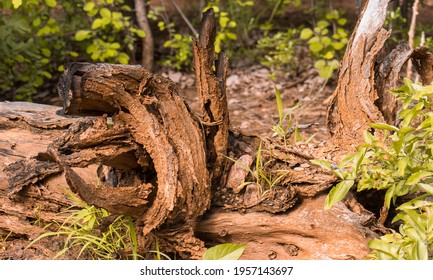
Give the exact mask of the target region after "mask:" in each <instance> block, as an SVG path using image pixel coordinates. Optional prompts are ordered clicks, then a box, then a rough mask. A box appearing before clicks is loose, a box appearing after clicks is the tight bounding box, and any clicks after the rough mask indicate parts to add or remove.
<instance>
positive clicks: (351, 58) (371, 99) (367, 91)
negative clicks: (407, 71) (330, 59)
mask: <svg viewBox="0 0 433 280" xmlns="http://www.w3.org/2000/svg"><path fill="white" fill-rule="evenodd" d="M388 2H389V1H388V0H370V1H367V2H366V4H365V6H364V9H363V11H362V13H361V16H360V19H359V20H358V23H357V25H356V27H355V30H354V32H353V34H352V36H351V38H350V41H349V43H348V46H347V49H346V53H345V55H344V57H343V60H342V62H341V69H340V74H339V78H338V85H337V88H336V90H335V91H334V93H333V95H332V99H331V103H330V105H329V108H328V113H327V128H328V133H329V134H330V138H331V140H332V142H333V144H335V145H339V146H341V147H342V148H343V150H351V149H353V148H354V146H356V145H357V144H359V143H361V142H362V141H363V140H362V134H363V132H364V131H365V130H369V129H370V127H369V124H370V123H374V122H390V123H392V122H393V121H394V120H395V112H396V101H395V99H394V98H393V97H392V96H391V94H390V93H389V92H388V85H389V84H395V82H396V79H397V78H398V73H399V72H400V69H401V67H402V66H403V64H404V63H405V62H406V61H407V59H408V58H409V57H410V55H411V53H412V50H411V49H410V48H408V47H400V49H398V51H397V52H396V51H386V49H384V45H385V42H386V40H387V39H388V37H389V35H390V32H389V31H386V30H384V29H382V26H383V24H384V22H385V19H386V12H387V6H388Z"/></svg>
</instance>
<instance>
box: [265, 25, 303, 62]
mask: <svg viewBox="0 0 433 280" xmlns="http://www.w3.org/2000/svg"><path fill="white" fill-rule="evenodd" d="M297 37H299V31H298V30H297V29H296V28H289V29H287V31H286V32H277V33H275V34H274V35H272V36H264V37H262V38H260V39H259V40H258V41H257V48H259V49H260V50H263V51H264V52H265V55H264V56H263V57H262V58H261V59H260V63H261V64H262V65H264V66H268V67H271V68H274V67H276V68H280V69H283V70H285V71H291V70H296V69H297V68H298V67H299V64H298V62H299V58H298V54H297V53H296V50H295V47H296V45H297V44H298V43H299V42H298V40H297Z"/></svg>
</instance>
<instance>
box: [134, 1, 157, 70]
mask: <svg viewBox="0 0 433 280" xmlns="http://www.w3.org/2000/svg"><path fill="white" fill-rule="evenodd" d="M134 3H135V14H136V17H137V22H138V25H139V26H140V28H141V30H143V31H144V33H145V37H144V38H143V40H142V42H143V46H142V52H141V64H142V65H143V66H144V67H145V68H146V69H147V71H149V72H152V71H153V58H154V42H153V34H152V30H151V29H150V24H149V19H148V18H147V13H148V5H149V1H148V0H134Z"/></svg>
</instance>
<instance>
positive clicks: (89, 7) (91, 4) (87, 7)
mask: <svg viewBox="0 0 433 280" xmlns="http://www.w3.org/2000/svg"><path fill="white" fill-rule="evenodd" d="M94 7H95V3H94V2H93V1H91V2H87V3H86V4H85V5H84V7H83V10H84V11H85V12H90V11H91V10H93V8H94Z"/></svg>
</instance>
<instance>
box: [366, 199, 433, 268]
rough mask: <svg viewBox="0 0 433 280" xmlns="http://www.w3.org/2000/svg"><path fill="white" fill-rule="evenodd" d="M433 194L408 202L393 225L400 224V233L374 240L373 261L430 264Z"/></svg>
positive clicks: (432, 233) (432, 244)
mask: <svg viewBox="0 0 433 280" xmlns="http://www.w3.org/2000/svg"><path fill="white" fill-rule="evenodd" d="M429 196H430V198H431V194H428V195H421V196H418V197H416V198H415V199H413V200H411V201H409V202H406V203H404V204H402V205H400V206H399V207H397V210H399V211H400V212H399V213H398V214H397V216H396V217H395V218H394V220H393V222H397V221H400V222H401V223H402V224H401V225H400V228H399V232H393V233H391V234H386V235H384V236H381V237H380V239H374V240H371V241H370V242H369V243H368V246H369V247H370V249H371V250H372V252H371V253H370V254H369V257H370V258H373V259H380V260H427V259H432V257H433V206H432V205H433V202H431V201H429V200H428V198H429Z"/></svg>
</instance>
